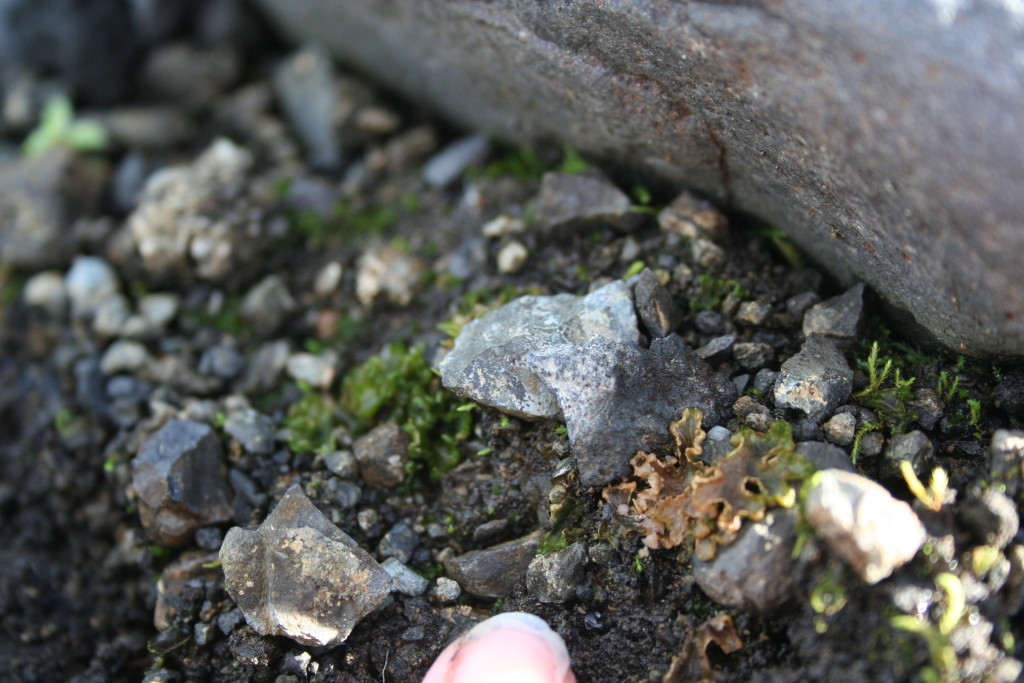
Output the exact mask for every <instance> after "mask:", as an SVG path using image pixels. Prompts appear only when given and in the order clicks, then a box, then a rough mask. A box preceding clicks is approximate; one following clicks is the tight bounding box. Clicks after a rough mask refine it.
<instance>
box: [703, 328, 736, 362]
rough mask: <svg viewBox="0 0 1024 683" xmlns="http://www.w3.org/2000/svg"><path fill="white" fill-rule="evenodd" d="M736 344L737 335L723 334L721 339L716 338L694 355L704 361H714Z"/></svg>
mask: <svg viewBox="0 0 1024 683" xmlns="http://www.w3.org/2000/svg"><path fill="white" fill-rule="evenodd" d="M735 343H736V335H735V334H723V335H722V336H721V337H715V338H714V339H712V340H711V341H709V342H708V343H707V344H705V345H704V346H702V347H700V348H699V349H697V350H696V351H695V352H694V353H696V354H697V355H698V356H699V357H701V358H703V359H704V360H707V361H712V360H715V359H717V358H718V357H720V356H723V355H724V354H725V352H726V351H728V350H729V349H731V348H732V347H733V345H734V344H735Z"/></svg>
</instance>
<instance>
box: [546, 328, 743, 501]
mask: <svg viewBox="0 0 1024 683" xmlns="http://www.w3.org/2000/svg"><path fill="white" fill-rule="evenodd" d="M526 363H527V366H528V367H529V368H530V369H531V370H532V371H533V372H535V373H536V374H537V375H538V376H539V377H540V378H541V379H542V380H543V381H544V383H545V384H546V385H547V386H548V388H549V389H551V391H552V392H553V393H554V394H555V396H556V397H557V399H558V405H559V407H560V408H561V409H562V413H563V414H564V415H565V422H566V426H567V427H568V428H569V443H570V445H571V446H572V449H573V453H574V454H575V455H576V459H577V461H578V463H579V471H580V482H581V483H582V484H583V485H584V486H601V485H603V484H607V483H608V482H610V481H613V480H615V479H617V478H619V477H622V476H625V475H626V474H628V472H629V459H630V458H631V457H633V456H634V455H635V454H636V452H637V450H640V449H643V450H646V451H654V450H657V449H663V448H669V447H670V446H671V445H672V443H673V441H672V437H671V435H670V434H669V431H668V426H669V424H670V423H671V422H673V421H675V420H678V419H679V416H680V415H681V414H682V411H683V409H684V408H699V409H700V410H701V411H702V413H703V414H704V425H705V427H709V426H711V425H715V424H718V423H719V422H721V421H723V420H724V419H725V416H726V415H727V414H728V410H729V408H731V407H732V404H733V402H734V401H735V400H736V387H735V386H734V385H733V384H732V382H730V381H729V380H728V379H727V378H726V377H724V376H722V375H720V374H717V373H715V372H713V371H712V370H711V368H710V367H709V366H708V364H707V363H705V362H704V361H703V360H701V359H700V358H698V357H697V355H696V354H695V353H694V352H693V350H692V349H691V348H690V347H689V346H687V345H686V344H685V343H684V342H683V341H682V340H680V339H679V338H678V337H675V336H670V337H664V338H662V339H655V340H654V341H653V342H652V343H651V348H650V349H641V348H639V347H636V346H632V345H627V344H619V343H616V342H613V341H610V340H608V339H604V338H601V337H596V338H594V339H591V340H590V341H589V342H587V343H585V344H561V345H558V346H554V347H551V348H549V349H546V350H540V351H535V352H533V353H531V354H530V355H529V356H527V358H526Z"/></svg>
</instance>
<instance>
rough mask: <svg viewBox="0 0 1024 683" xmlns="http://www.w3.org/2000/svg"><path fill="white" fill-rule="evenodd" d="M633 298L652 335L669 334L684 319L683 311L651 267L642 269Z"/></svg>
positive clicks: (641, 318)
mask: <svg viewBox="0 0 1024 683" xmlns="http://www.w3.org/2000/svg"><path fill="white" fill-rule="evenodd" d="M633 298H634V299H635V300H636V311H637V313H639V314H640V321H641V322H643V324H644V328H646V329H647V333H648V334H649V335H651V336H652V337H666V336H668V335H669V334H671V333H672V332H674V331H675V329H676V328H677V327H679V323H681V322H682V321H683V312H682V311H681V310H679V307H678V306H677V305H676V302H675V301H673V300H672V295H671V294H669V291H668V290H667V289H665V286H664V285H663V284H661V282H659V281H658V278H657V277H656V276H655V275H654V273H652V272H651V271H650V269H649V268H644V269H643V270H642V271H640V275H639V276H638V277H637V280H636V284H634V285H633Z"/></svg>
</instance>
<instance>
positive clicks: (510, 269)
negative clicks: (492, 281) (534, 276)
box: [497, 240, 530, 275]
mask: <svg viewBox="0 0 1024 683" xmlns="http://www.w3.org/2000/svg"><path fill="white" fill-rule="evenodd" d="M529 256H530V252H529V251H527V249H526V247H525V246H523V243H522V242H517V241H515V240H513V241H512V242H509V243H508V244H506V245H505V246H503V247H502V248H501V251H499V252H498V259H497V260H498V272H499V273H502V274H504V275H510V274H512V273H517V272H519V270H520V269H521V268H522V267H523V265H524V264H525V263H526V259H527V258H529Z"/></svg>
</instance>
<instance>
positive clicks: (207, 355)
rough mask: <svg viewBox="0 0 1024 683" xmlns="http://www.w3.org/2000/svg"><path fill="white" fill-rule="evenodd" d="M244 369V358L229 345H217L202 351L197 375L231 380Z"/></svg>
mask: <svg viewBox="0 0 1024 683" xmlns="http://www.w3.org/2000/svg"><path fill="white" fill-rule="evenodd" d="M244 369H245V356H243V355H242V354H241V352H240V351H239V350H238V349H236V348H235V347H234V346H231V345H229V344H217V345H216V346H211V347H210V348H208V349H206V350H205V351H203V355H202V356H200V358H199V367H198V370H199V374H200V375H210V376H213V377H220V378H221V379H231V378H233V377H237V376H238V375H239V374H241V372H242V371H243V370H244Z"/></svg>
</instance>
